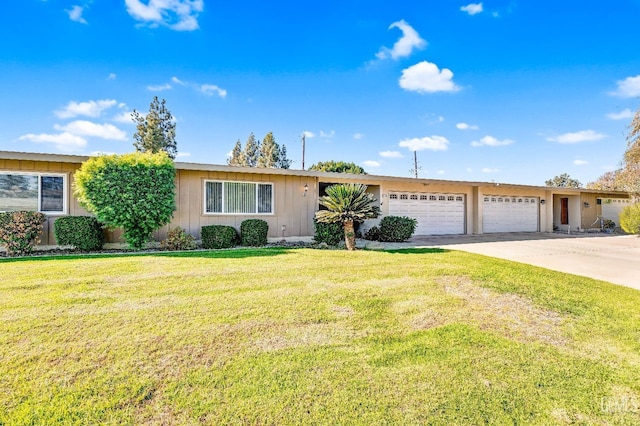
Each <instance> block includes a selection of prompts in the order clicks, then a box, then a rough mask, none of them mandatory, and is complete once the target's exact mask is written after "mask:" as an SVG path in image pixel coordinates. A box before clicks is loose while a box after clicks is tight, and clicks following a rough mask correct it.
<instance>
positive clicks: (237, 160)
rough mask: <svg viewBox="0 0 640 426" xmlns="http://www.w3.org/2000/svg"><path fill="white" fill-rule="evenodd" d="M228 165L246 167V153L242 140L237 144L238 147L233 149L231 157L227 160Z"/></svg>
mask: <svg viewBox="0 0 640 426" xmlns="http://www.w3.org/2000/svg"><path fill="white" fill-rule="evenodd" d="M227 164H228V165H230V166H246V165H247V164H246V161H245V158H244V152H242V144H241V143H240V139H238V141H237V142H236V145H235V146H234V147H233V150H232V151H231V157H229V158H228V159H227Z"/></svg>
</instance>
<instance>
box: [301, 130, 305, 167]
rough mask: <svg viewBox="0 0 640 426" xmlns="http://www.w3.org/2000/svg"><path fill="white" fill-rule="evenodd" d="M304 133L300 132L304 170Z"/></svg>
mask: <svg viewBox="0 0 640 426" xmlns="http://www.w3.org/2000/svg"><path fill="white" fill-rule="evenodd" d="M304 138H305V134H304V132H302V170H304V145H305V140H304Z"/></svg>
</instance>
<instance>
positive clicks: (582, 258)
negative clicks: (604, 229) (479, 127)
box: [384, 233, 640, 290]
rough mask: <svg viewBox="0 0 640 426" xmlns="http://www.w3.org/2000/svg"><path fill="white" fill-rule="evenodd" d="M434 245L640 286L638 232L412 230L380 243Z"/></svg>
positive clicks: (410, 245) (398, 245)
mask: <svg viewBox="0 0 640 426" xmlns="http://www.w3.org/2000/svg"><path fill="white" fill-rule="evenodd" d="M418 247H424V248H427V247H438V248H444V249H450V250H461V251H467V252H471V253H477V254H482V255H485V256H492V257H497V258H500V259H507V260H513V261H516V262H521V263H527V264H530V265H536V266H541V267H543V268H547V269H552V270H555V271H560V272H568V273H571V274H576V275H582V276H585V277H590V278H595V279H599V280H603V281H608V282H611V283H614V284H620V285H624V286H628V287H632V288H635V289H637V290H640V237H638V236H634V235H608V234H572V235H567V234H556V233H514V234H511V233H510V234H484V235H455V236H417V237H413V238H412V239H411V240H410V241H409V242H406V243H385V246H384V248H385V249H396V248H397V249H400V248H418Z"/></svg>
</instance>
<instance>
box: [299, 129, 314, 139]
mask: <svg viewBox="0 0 640 426" xmlns="http://www.w3.org/2000/svg"><path fill="white" fill-rule="evenodd" d="M302 134H303V135H304V137H305V138H307V139H311V138H315V137H316V135H315V133H313V132H310V131H309V130H305V131H304V132H302Z"/></svg>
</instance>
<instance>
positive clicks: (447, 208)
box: [389, 192, 465, 235]
mask: <svg viewBox="0 0 640 426" xmlns="http://www.w3.org/2000/svg"><path fill="white" fill-rule="evenodd" d="M389 214H390V215H394V216H408V217H412V218H414V219H416V220H417V222H418V224H417V226H416V232H415V235H447V234H464V231H465V225H464V224H465V208H464V194H429V193H401V192H391V193H390V194H389Z"/></svg>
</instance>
